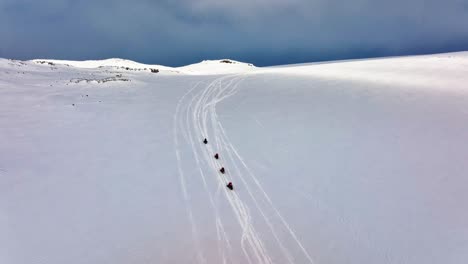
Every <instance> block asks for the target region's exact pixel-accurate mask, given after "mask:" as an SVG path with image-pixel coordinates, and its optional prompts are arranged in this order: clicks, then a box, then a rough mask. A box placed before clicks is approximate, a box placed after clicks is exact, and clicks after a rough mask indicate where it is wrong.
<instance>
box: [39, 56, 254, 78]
mask: <svg viewBox="0 0 468 264" xmlns="http://www.w3.org/2000/svg"><path fill="white" fill-rule="evenodd" d="M32 62H34V63H38V64H44V65H51V66H54V65H65V66H72V67H77V68H85V69H93V68H103V67H110V68H120V69H126V70H138V71H141V70H145V71H149V70H151V69H157V70H158V71H161V72H164V73H183V74H196V75H214V74H233V73H239V72H246V71H250V70H254V69H255V67H254V66H253V65H252V64H248V63H243V62H239V61H235V60H230V59H223V60H205V61H202V62H200V63H195V64H191V65H187V66H183V67H176V68H174V67H167V66H162V65H149V64H142V63H138V62H135V61H131V60H124V59H106V60H88V61H66V60H44V59H37V60H32Z"/></svg>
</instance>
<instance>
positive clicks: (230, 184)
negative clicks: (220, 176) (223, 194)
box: [226, 182, 234, 191]
mask: <svg viewBox="0 0 468 264" xmlns="http://www.w3.org/2000/svg"><path fill="white" fill-rule="evenodd" d="M226 187H228V188H229V190H231V191H232V190H233V189H234V186H232V182H229V183H228V184H227V185H226Z"/></svg>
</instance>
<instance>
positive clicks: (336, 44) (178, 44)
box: [0, 0, 468, 66]
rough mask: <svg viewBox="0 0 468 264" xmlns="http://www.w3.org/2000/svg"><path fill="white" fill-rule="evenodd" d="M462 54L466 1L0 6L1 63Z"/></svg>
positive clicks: (120, 1) (122, 1)
mask: <svg viewBox="0 0 468 264" xmlns="http://www.w3.org/2000/svg"><path fill="white" fill-rule="evenodd" d="M461 50H468V0H235V1H231V0H229V1H228V0H161V1H158V0H132V1H128V0H0V57H3V58H15V59H33V58H54V59H72V60H84V59H103V58H111V57H119V58H126V59H131V60H136V61H139V62H144V63H153V64H164V65H169V66H180V65H184V64H189V63H193V62H198V61H200V60H203V59H218V58H232V59H236V60H241V61H246V62H251V63H254V64H256V65H260V66H262V65H275V64H285V63H296V62H312V61H321V60H331V59H349V58H364V57H376V56H393V55H408V54H424V53H435V52H447V51H461Z"/></svg>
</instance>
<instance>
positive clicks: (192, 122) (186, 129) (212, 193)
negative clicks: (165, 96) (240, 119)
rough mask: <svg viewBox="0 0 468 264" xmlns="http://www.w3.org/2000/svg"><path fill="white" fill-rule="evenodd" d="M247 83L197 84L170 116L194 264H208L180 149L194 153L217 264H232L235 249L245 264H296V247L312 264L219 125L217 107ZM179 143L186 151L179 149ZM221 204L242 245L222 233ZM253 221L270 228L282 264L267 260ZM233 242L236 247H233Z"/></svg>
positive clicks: (230, 78)
mask: <svg viewBox="0 0 468 264" xmlns="http://www.w3.org/2000/svg"><path fill="white" fill-rule="evenodd" d="M246 77H247V75H245V74H244V75H242V74H237V75H226V76H222V77H220V78H217V79H215V80H213V81H212V82H211V83H209V84H207V85H206V86H205V87H201V84H202V83H201V82H199V83H196V84H195V85H194V86H193V87H192V88H191V89H189V91H188V92H187V93H186V94H185V95H184V96H182V97H181V99H180V100H179V102H178V104H177V107H176V112H175V114H174V144H175V152H176V158H177V162H178V169H179V180H180V185H181V189H182V194H183V196H184V200H185V203H186V207H187V208H186V209H187V214H188V218H189V221H190V224H191V229H192V236H193V241H194V244H195V250H196V251H197V261H198V263H207V260H206V257H205V252H203V249H202V245H201V244H200V243H201V242H200V237H199V233H198V232H199V230H198V228H197V224H196V219H194V214H193V210H194V208H192V207H191V199H190V193H189V189H188V188H187V184H186V183H187V179H186V176H185V175H186V173H185V172H184V171H183V166H182V162H183V159H182V155H181V149H182V146H187V145H188V146H190V148H191V150H192V154H193V157H194V159H195V163H196V166H197V171H198V173H199V176H200V180H201V182H202V185H203V189H204V190H203V191H204V192H205V193H206V196H207V197H208V203H209V205H210V208H211V211H212V214H213V221H214V223H216V226H215V227H216V234H217V247H218V248H217V250H218V255H219V258H220V260H219V263H232V261H231V260H232V259H233V247H237V246H239V247H240V249H241V251H242V252H243V254H244V256H243V257H244V258H245V261H246V262H247V263H249V264H254V263H262V264H263V263H265V264H269V263H285V262H286V263H291V264H292V263H296V261H297V259H295V258H294V257H293V255H292V254H291V248H292V247H296V248H295V249H294V250H295V251H300V252H301V254H302V255H303V256H302V257H303V259H304V260H306V261H307V262H308V263H314V261H313V259H312V257H311V256H310V255H309V253H308V252H307V250H306V249H305V248H304V246H303V245H302V243H301V242H300V240H299V238H298V237H297V235H296V234H295V232H294V230H293V229H292V228H291V227H290V225H289V224H288V223H287V221H286V219H285V218H284V217H283V216H282V214H281V213H280V212H279V210H278V209H277V208H276V207H275V206H274V204H273V202H272V200H271V199H270V196H269V195H268V194H267V192H266V191H265V190H264V188H263V187H262V184H261V183H260V181H259V180H258V178H257V177H256V176H255V174H254V173H253V171H252V170H251V169H250V168H249V167H248V165H247V163H246V162H245V161H244V159H243V158H242V156H241V155H240V154H239V152H238V151H237V150H236V149H235V147H234V146H233V144H232V143H231V141H230V140H229V138H228V136H227V133H226V131H225V129H224V127H223V126H222V124H221V122H220V121H219V119H218V115H217V112H216V105H217V104H218V103H219V102H221V101H223V100H225V99H227V98H229V97H230V96H232V95H234V94H235V93H236V92H237V91H238V86H239V84H240V83H241V82H242V81H243V80H244V79H245V78H246ZM200 87H201V88H200ZM205 137H206V138H208V144H207V145H205V144H202V143H201V140H203V138H205ZM182 142H183V144H184V145H182ZM217 152H219V153H220V156H221V157H222V160H216V159H214V158H213V154H214V153H217ZM222 166H225V167H226V168H227V173H226V174H219V172H218V170H219V168H220V167H222ZM230 181H232V182H233V183H234V185H235V186H238V187H239V188H236V189H235V190H234V191H230V190H228V189H227V188H226V187H225V185H226V183H228V182H230ZM211 186H217V188H215V189H214V188H212V187H211ZM237 190H241V191H237ZM220 199H224V201H223V202H227V203H228V204H229V206H230V208H231V209H232V212H233V214H234V216H235V218H236V220H237V223H238V224H239V227H240V229H241V234H240V237H241V238H240V241H233V240H232V238H233V237H236V236H238V235H239V234H228V231H227V230H226V228H225V224H224V222H225V221H223V220H225V219H226V218H225V217H226V216H225V215H222V214H221V213H220V207H219V204H220ZM267 211H269V212H273V214H268V213H267ZM253 212H255V214H254V213H253ZM254 216H256V217H259V216H261V219H255V220H256V221H255V222H256V223H258V222H259V221H261V222H264V223H265V225H266V227H268V230H269V231H270V232H271V235H272V236H273V238H274V240H275V243H276V245H277V246H278V247H279V252H281V254H282V256H283V258H284V261H281V262H280V261H274V260H273V259H272V258H271V257H270V254H268V252H269V250H273V249H272V248H267V246H266V243H265V241H264V240H263V239H262V234H261V233H260V232H259V231H258V230H257V228H256V227H255V224H254V219H253V217H254ZM279 229H282V230H284V233H286V234H287V235H288V236H289V239H291V241H294V243H289V244H288V245H286V244H285V242H284V241H283V240H282V239H281V238H280V234H279V232H280V230H279ZM231 232H232V231H231ZM283 236H284V235H283ZM237 242H238V243H239V244H236V243H237ZM275 250H276V249H275ZM235 258H237V259H239V256H235Z"/></svg>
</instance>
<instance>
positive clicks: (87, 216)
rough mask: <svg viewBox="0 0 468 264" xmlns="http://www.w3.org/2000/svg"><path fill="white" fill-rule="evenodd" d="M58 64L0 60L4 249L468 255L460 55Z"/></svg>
mask: <svg viewBox="0 0 468 264" xmlns="http://www.w3.org/2000/svg"><path fill="white" fill-rule="evenodd" d="M47 61H50V60H47ZM117 61H118V60H117ZM50 62H52V61H50ZM65 64H68V65H72V64H73V67H70V66H65V65H56V64H54V65H49V64H39V63H37V62H34V61H28V62H21V61H11V60H5V59H0V146H1V148H0V234H2V235H1V236H0V263H8V264H30V263H47V264H62V263H71V264H82V263H87V264H101V263H113V264H127V263H252V264H253V263H280V264H282V263H315V264H320V263H327V264H330V263H331V264H333V263H336V264H341V263H356V264H362V263H415V264H419V263H425V264H426V263H434V264H436V263H437V264H439V263H447V264H464V263H467V261H468V224H467V223H468V192H466V190H465V189H466V186H467V185H468V178H467V177H466V174H467V172H468V163H467V162H466V157H468V133H467V131H468V122H466V120H468V88H467V87H466V84H467V83H468V74H466V72H468V53H450V54H437V55H430V56H414V57H400V58H387V59H373V60H358V61H344V62H330V63H322V64H310V65H285V66H279V67H272V68H255V67H253V66H249V65H248V64H241V63H232V64H228V63H220V62H219V61H206V62H202V63H200V64H195V65H189V66H185V67H181V68H178V69H176V71H178V73H177V74H164V71H162V72H159V73H151V72H147V71H131V70H125V69H123V68H118V67H120V66H118V65H114V62H112V63H109V65H102V62H100V63H96V64H95V66H93V67H91V66H90V65H91V64H87V65H84V66H83V65H78V64H74V63H73V62H72V63H70V62H68V63H65ZM99 66H107V67H105V68H99ZM109 66H111V67H109ZM114 66H118V67H114ZM121 66H122V67H131V66H130V65H129V64H127V62H125V63H123V64H121ZM225 66H226V67H227V68H222V67H225ZM136 67H137V66H135V65H134V66H133V67H131V68H136ZM142 68H148V66H142ZM161 69H162V67H161ZM223 72H224V73H228V74H222V73H223ZM205 137H206V138H207V139H208V141H209V142H208V144H207V145H204V144H203V143H202V140H203V138H205ZM216 152H217V153H219V154H220V159H219V160H215V159H214V158H213V155H214V153H216ZM221 166H224V167H225V168H226V174H220V173H219V172H218V170H219V168H220V167H221ZM228 181H232V182H233V184H234V188H235V189H234V191H229V190H228V189H227V188H226V187H225V184H226V183H227V182H228Z"/></svg>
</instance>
